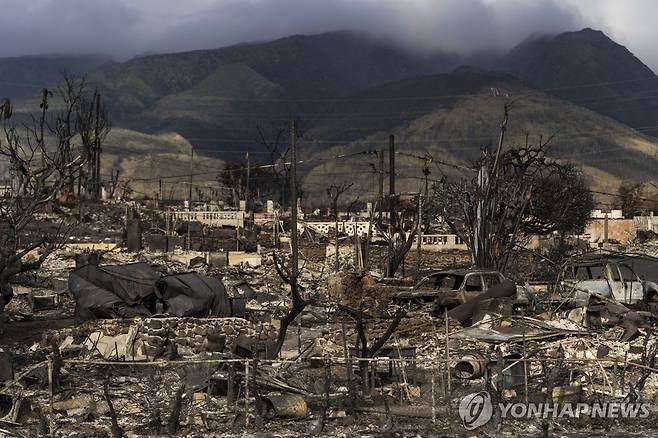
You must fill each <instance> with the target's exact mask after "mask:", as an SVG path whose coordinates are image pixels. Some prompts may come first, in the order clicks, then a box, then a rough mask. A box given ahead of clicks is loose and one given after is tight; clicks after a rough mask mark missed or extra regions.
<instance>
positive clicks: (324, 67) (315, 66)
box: [91, 32, 458, 150]
mask: <svg viewBox="0 0 658 438" xmlns="http://www.w3.org/2000/svg"><path fill="white" fill-rule="evenodd" d="M457 62H458V60H457V57H456V56H452V55H444V54H436V55H433V56H431V57H419V56H414V55H410V54H407V53H405V52H403V51H401V50H398V49H395V48H393V47H390V46H388V45H385V44H383V43H379V42H376V41H373V40H371V39H369V38H367V37H365V36H362V35H358V34H354V33H348V32H336V33H328V34H322V35H311V36H299V35H298V36H291V37H288V38H283V39H280V40H276V41H271V42H266V43H258V44H241V45H237V46H231V47H226V48H221V49H215V50H200V51H193V52H183V53H174V54H167V55H154V56H147V57H143V58H138V59H134V60H131V61H129V62H126V63H123V64H117V65H115V66H112V67H110V68H107V69H103V70H102V71H99V72H97V73H95V74H94V75H93V76H92V77H91V79H92V80H93V81H94V82H96V83H97V84H99V86H100V87H101V89H102V90H103V93H104V94H105V95H106V96H107V101H108V102H111V109H112V112H113V114H114V116H115V119H117V120H118V122H119V123H121V124H122V125H123V126H127V127H130V128H132V129H136V130H148V131H150V132H155V131H158V130H175V131H177V132H180V133H182V134H183V135H185V136H186V137H189V138H191V139H193V140H192V142H193V143H194V144H195V145H199V146H201V145H202V146H204V147H205V146H207V142H204V141H203V140H197V139H199V138H201V139H204V138H205V139H220V140H218V141H214V142H212V145H213V146H214V147H215V148H216V149H217V150H222V149H224V150H226V149H229V150H232V149H235V148H236V147H235V144H234V143H233V142H232V140H234V139H242V140H244V139H245V138H255V127H256V126H257V125H260V124H264V123H267V122H269V121H272V120H275V121H278V120H281V119H282V118H288V117H290V115H293V114H302V113H304V114H315V113H318V112H323V111H325V110H326V109H327V106H328V104H327V102H326V101H325V99H334V98H337V97H339V96H341V95H345V94H348V93H350V92H353V91H356V90H359V89H363V88H367V87H371V86H374V85H377V84H382V83H385V82H388V81H392V80H396V79H401V78H405V77H413V76H417V75H420V74H427V73H433V72H440V71H447V70H448V69H449V68H453V67H454V66H455V65H456V63H457Z"/></svg>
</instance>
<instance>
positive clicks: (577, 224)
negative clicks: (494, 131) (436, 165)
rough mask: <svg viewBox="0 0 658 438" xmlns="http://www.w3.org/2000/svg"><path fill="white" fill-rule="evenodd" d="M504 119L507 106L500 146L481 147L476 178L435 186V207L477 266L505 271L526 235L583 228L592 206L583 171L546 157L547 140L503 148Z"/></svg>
mask: <svg viewBox="0 0 658 438" xmlns="http://www.w3.org/2000/svg"><path fill="white" fill-rule="evenodd" d="M507 118H508V108H507V107H506V108H505V113H504V116H503V121H502V123H501V135H500V141H499V144H498V148H497V150H496V151H495V152H494V153H491V152H490V151H489V148H487V147H485V148H482V149H481V156H480V159H479V160H478V161H477V162H476V163H475V164H474V166H473V168H472V170H473V172H474V173H475V174H476V176H475V177H473V178H472V179H466V178H465V179H462V180H459V181H448V180H447V179H444V180H443V181H441V182H440V183H438V184H435V186H434V204H435V207H436V211H437V212H438V214H439V215H440V216H441V217H442V218H443V220H445V222H446V223H447V224H448V226H449V227H450V229H451V230H452V232H453V233H455V234H456V235H457V236H459V237H460V238H461V239H462V240H463V241H464V242H465V243H466V245H467V246H468V249H469V251H470V253H471V258H472V262H473V264H474V265H475V266H477V267H481V268H493V269H501V270H504V268H505V266H506V265H507V261H508V258H509V256H510V254H511V252H512V250H513V249H514V248H515V247H516V246H517V245H518V244H519V242H520V241H521V238H522V237H524V236H529V235H531V234H539V235H546V234H550V233H552V232H554V231H557V232H560V233H578V232H580V231H582V229H583V228H584V227H585V224H586V223H587V220H588V218H589V215H590V212H591V210H592V208H593V206H594V201H593V198H592V194H591V191H590V189H589V187H588V185H587V183H586V181H585V179H584V177H583V176H582V173H581V172H580V171H579V170H578V169H577V168H576V167H575V166H573V165H571V164H562V163H558V162H557V161H554V160H551V159H550V158H549V157H547V155H546V153H547V150H548V149H549V146H550V141H551V138H549V139H547V140H544V139H542V138H541V137H539V140H538V142H537V143H536V144H530V142H529V140H528V137H526V143H525V145H524V146H520V147H512V148H510V149H508V150H505V151H503V145H504V138H505V131H506V129H507Z"/></svg>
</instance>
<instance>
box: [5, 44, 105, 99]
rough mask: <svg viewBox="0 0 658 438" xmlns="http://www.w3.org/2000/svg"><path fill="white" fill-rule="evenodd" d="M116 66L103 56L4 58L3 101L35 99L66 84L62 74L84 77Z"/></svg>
mask: <svg viewBox="0 0 658 438" xmlns="http://www.w3.org/2000/svg"><path fill="white" fill-rule="evenodd" d="M111 63H113V61H112V60H111V58H109V57H106V56H102V55H77V56H75V55H43V56H20V57H15V58H0V97H9V98H11V99H18V98H24V97H32V96H34V95H35V94H37V93H38V92H39V90H41V89H42V88H44V87H52V86H54V85H56V84H57V83H58V82H60V81H61V80H62V73H64V72H66V73H69V74H72V75H76V76H81V75H84V74H87V73H89V72H91V71H93V70H96V69H98V68H100V67H103V66H108V65H109V64H111Z"/></svg>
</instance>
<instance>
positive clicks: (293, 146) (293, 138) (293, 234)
mask: <svg viewBox="0 0 658 438" xmlns="http://www.w3.org/2000/svg"><path fill="white" fill-rule="evenodd" d="M290 210H291V220H290V227H291V230H290V243H291V245H292V254H291V256H290V274H291V275H290V277H291V278H290V280H291V281H292V282H294V284H297V276H298V275H299V259H298V257H299V241H298V237H299V236H298V234H297V127H296V126H295V120H290Z"/></svg>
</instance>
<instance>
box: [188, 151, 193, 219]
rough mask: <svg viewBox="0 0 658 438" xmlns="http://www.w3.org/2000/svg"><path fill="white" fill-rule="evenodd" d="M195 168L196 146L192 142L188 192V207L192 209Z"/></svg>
mask: <svg viewBox="0 0 658 438" xmlns="http://www.w3.org/2000/svg"><path fill="white" fill-rule="evenodd" d="M193 169H194V146H192V145H191V144H190V189H189V191H188V193H187V204H188V205H187V209H188V210H192V178H193Z"/></svg>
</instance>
